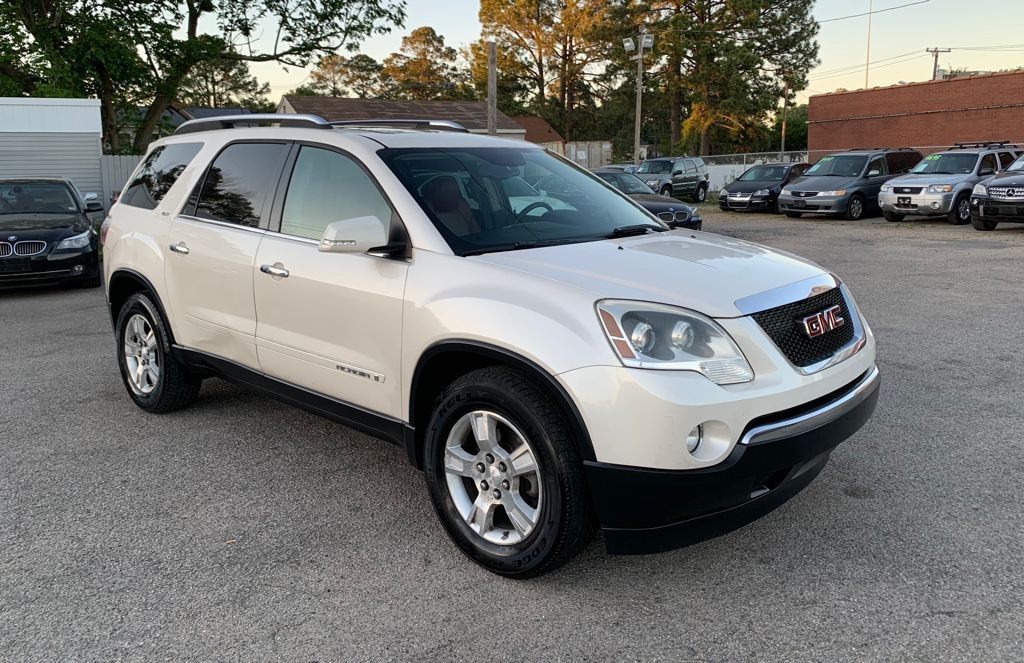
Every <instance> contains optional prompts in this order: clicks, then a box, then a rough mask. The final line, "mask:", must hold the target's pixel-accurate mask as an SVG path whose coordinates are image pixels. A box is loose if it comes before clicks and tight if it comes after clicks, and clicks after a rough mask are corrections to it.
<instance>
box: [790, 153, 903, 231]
mask: <svg viewBox="0 0 1024 663" xmlns="http://www.w3.org/2000/svg"><path fill="white" fill-rule="evenodd" d="M920 160H921V153H920V152H918V151H917V150H912V149H910V148H908V147H901V148H895V149H893V148H884V147H879V148H874V149H855V150H849V151H847V152H837V153H835V154H829V155H828V156H824V157H822V158H821V159H820V160H819V161H818V163H816V164H814V165H813V166H811V167H810V168H808V169H807V171H806V172H805V173H804V176H803V177H801V178H799V179H796V180H793V181H792V182H790V183H789V184H788V185H786V187H785V188H784V189H782V193H781V194H780V195H779V211H781V212H785V213H786V216H789V217H792V218H797V217H800V216H803V215H804V214H805V213H808V212H810V213H814V214H828V215H830V216H842V217H845V218H847V219H851V220H856V219H861V218H864V217H865V216H868V215H870V214H877V213H879V211H880V208H879V206H878V193H879V191H880V190H881V188H882V185H883V184H885V183H886V182H888V181H889V180H891V179H892V178H894V177H896V176H898V175H903V174H905V173H908V172H910V169H911V168H913V167H914V165H916V164H917V162H918V161H920Z"/></svg>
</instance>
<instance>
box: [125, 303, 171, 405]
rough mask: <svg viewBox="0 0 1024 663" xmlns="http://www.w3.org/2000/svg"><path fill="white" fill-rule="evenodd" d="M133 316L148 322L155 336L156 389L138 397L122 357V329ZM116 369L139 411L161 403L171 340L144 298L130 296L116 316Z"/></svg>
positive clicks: (159, 318)
mask: <svg viewBox="0 0 1024 663" xmlns="http://www.w3.org/2000/svg"><path fill="white" fill-rule="evenodd" d="M136 314H141V315H142V316H143V317H145V318H146V319H147V320H148V321H149V325H150V327H151V328H152V329H153V333H154V334H156V337H157V344H156V354H157V362H158V363H157V366H159V367H160V381H159V382H158V384H157V385H156V388H155V389H153V391H151V392H149V393H148V394H141V393H137V392H136V391H135V390H134V389H133V388H132V382H131V378H129V377H128V364H127V362H126V360H125V356H124V337H125V327H126V325H127V324H128V320H129V319H130V318H131V317H132V316H133V315H136ZM115 338H116V339H117V367H118V369H119V370H120V371H121V379H122V380H123V381H124V386H125V389H126V390H127V391H128V395H129V396H131V397H132V400H133V401H135V403H136V404H137V405H138V406H139V407H141V408H144V409H145V408H151V407H154V406H155V405H156V404H157V403H159V402H160V396H161V395H162V394H163V391H164V386H165V385H166V383H167V370H168V359H169V357H170V352H171V343H170V338H168V336H167V328H166V327H165V326H164V324H163V318H162V317H161V316H160V312H159V311H157V310H156V307H155V306H154V305H153V302H152V301H150V299H149V298H148V297H146V296H144V295H132V296H131V297H129V298H128V300H127V301H126V302H125V303H124V306H122V307H121V310H120V311H119V312H118V314H117V333H116V334H115Z"/></svg>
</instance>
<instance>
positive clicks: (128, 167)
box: [100, 154, 142, 209]
mask: <svg viewBox="0 0 1024 663" xmlns="http://www.w3.org/2000/svg"><path fill="white" fill-rule="evenodd" d="M140 161H142V157H141V156H138V155H136V154H128V155H122V154H104V155H103V156H102V157H100V173H101V174H102V176H103V206H104V207H106V208H107V209H110V205H111V203H112V196H113V195H114V192H115V191H120V190H121V189H123V188H124V185H125V184H126V183H127V182H128V178H129V177H131V176H132V172H134V171H135V166H137V165H139V162H140Z"/></svg>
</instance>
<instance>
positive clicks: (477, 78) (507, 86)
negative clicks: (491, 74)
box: [465, 40, 530, 115]
mask: <svg viewBox="0 0 1024 663" xmlns="http://www.w3.org/2000/svg"><path fill="white" fill-rule="evenodd" d="M495 50H496V55H497V69H498V72H497V73H498V80H497V83H498V110H500V111H501V112H502V113H505V114H506V115H526V114H528V113H529V112H530V111H529V109H528V108H527V106H526V105H525V103H524V101H525V100H526V99H527V98H528V96H529V88H528V87H527V86H526V84H525V83H524V82H523V79H522V78H520V77H519V76H516V75H514V74H513V73H511V72H514V71H515V70H516V67H517V65H518V63H517V62H516V59H515V53H514V49H512V48H511V47H509V46H508V45H507V44H495ZM465 57H466V59H467V60H468V61H469V69H470V74H471V76H472V79H473V87H474V88H475V90H476V96H477V97H478V98H480V99H486V98H487V42H486V41H484V40H479V41H474V42H472V43H471V44H470V45H469V48H468V49H467V52H466V56H465Z"/></svg>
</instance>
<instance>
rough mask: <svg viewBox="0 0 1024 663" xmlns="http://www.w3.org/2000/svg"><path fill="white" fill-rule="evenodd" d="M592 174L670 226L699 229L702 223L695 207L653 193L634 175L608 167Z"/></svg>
mask: <svg viewBox="0 0 1024 663" xmlns="http://www.w3.org/2000/svg"><path fill="white" fill-rule="evenodd" d="M594 174H595V175H597V176H598V177H600V178H601V179H602V180H604V181H605V182H607V183H608V184H611V185H612V186H613V187H615V188H616V189H618V190H619V191H621V192H622V193H624V194H626V195H627V196H629V197H630V198H632V199H633V200H635V201H636V202H637V203H639V205H640V206H641V207H643V208H644V209H645V210H647V211H648V212H650V213H651V214H653V215H654V216H656V217H658V218H659V219H661V220H662V221H664V222H665V223H667V224H668V225H669V226H670V227H672V228H686V229H688V230H700V229H701V226H702V225H703V220H702V219H701V217H700V213H699V212H698V211H697V208H696V207H690V206H689V205H687V204H686V203H681V202H679V201H678V200H676V199H675V198H670V197H668V196H662V195H660V194H657V193H654V191H652V190H651V188H650V187H649V186H647V185H646V184H644V183H643V181H642V180H641V179H640V178H639V177H637V176H636V175H632V174H630V173H624V172H622V171H620V170H613V169H609V168H599V169H598V170H595V171H594Z"/></svg>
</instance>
